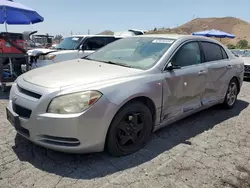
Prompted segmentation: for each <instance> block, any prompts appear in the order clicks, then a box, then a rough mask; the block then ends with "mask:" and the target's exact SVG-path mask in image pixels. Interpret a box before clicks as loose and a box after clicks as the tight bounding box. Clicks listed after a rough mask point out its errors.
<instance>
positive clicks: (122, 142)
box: [106, 102, 153, 157]
mask: <svg viewBox="0 0 250 188" xmlns="http://www.w3.org/2000/svg"><path fill="white" fill-rule="evenodd" d="M152 127H153V118H152V114H151V112H150V110H149V109H148V108H147V106H145V105H144V104H142V103H140V102H133V103H129V104H127V105H125V106H124V107H122V108H121V109H120V110H119V111H118V113H117V114H116V115H115V117H114V119H113V121H112V123H111V125H110V128H109V131H108V135H107V140H106V148H107V151H108V153H109V154H110V155H112V156H114V157H120V156H125V155H129V154H132V153H134V152H136V151H138V150H140V149H141V148H143V147H144V146H145V144H146V142H147V141H148V140H149V138H150V135H151V132H152Z"/></svg>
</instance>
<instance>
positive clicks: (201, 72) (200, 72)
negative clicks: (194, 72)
mask: <svg viewBox="0 0 250 188" xmlns="http://www.w3.org/2000/svg"><path fill="white" fill-rule="evenodd" d="M206 73H207V72H206V71H204V70H200V71H199V72H198V75H202V74H206Z"/></svg>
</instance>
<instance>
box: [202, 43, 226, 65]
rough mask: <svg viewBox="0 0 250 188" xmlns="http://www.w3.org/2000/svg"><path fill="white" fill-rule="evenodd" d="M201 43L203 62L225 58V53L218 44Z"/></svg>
mask: <svg viewBox="0 0 250 188" xmlns="http://www.w3.org/2000/svg"><path fill="white" fill-rule="evenodd" d="M201 44H202V48H203V51H204V55H205V62H210V61H218V60H222V59H227V54H226V52H225V51H224V49H223V48H222V47H221V46H220V45H218V44H215V43H212V42H201Z"/></svg>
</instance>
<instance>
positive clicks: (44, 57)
mask: <svg viewBox="0 0 250 188" xmlns="http://www.w3.org/2000/svg"><path fill="white" fill-rule="evenodd" d="M55 57H56V55H52V54H48V55H40V56H39V58H38V59H39V60H53V59H54V58H55Z"/></svg>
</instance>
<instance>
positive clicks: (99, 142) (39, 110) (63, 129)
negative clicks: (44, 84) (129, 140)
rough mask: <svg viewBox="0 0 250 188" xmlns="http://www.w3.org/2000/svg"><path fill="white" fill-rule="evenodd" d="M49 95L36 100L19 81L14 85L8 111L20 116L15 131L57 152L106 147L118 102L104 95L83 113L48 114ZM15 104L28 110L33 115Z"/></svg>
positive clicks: (77, 151) (84, 151) (74, 151)
mask: <svg viewBox="0 0 250 188" xmlns="http://www.w3.org/2000/svg"><path fill="white" fill-rule="evenodd" d="M47 96H49V94H48V95H47ZM47 96H46V95H42V97H41V98H40V99H37V100H35V99H34V98H31V97H30V96H27V95H25V94H24V93H22V92H20V90H19V89H18V88H17V85H16V84H14V85H13V86H12V89H11V93H10V100H9V104H8V106H7V110H8V111H9V112H10V114H12V115H14V116H18V119H19V122H20V123H19V125H20V126H19V127H18V128H16V130H17V132H18V133H19V134H20V135H22V136H23V137H25V138H27V139H29V140H30V141H32V142H34V143H36V144H38V145H41V146H44V147H46V148H50V149H53V150H57V151H63V152H70V153H89V152H99V151H102V150H103V149H104V145H105V140H106V134H107V131H108V128H109V125H110V123H111V121H112V119H113V116H114V115H115V113H116V111H117V109H118V107H117V106H116V105H114V104H112V103H110V102H109V101H108V100H107V99H106V98H105V96H103V97H102V98H101V99H99V100H98V101H97V102H96V103H95V104H94V105H93V106H92V107H90V108H89V109H88V110H86V111H85V112H83V113H80V114H49V113H46V108H47V107H46V106H47V104H49V101H50V100H51V99H48V97H47ZM46 97H47V98H46ZM16 106H18V107H21V108H25V109H29V110H30V111H31V112H30V117H27V116H26V115H25V113H24V111H25V110H23V111H20V110H18V109H17V108H16ZM45 107H46V108H45ZM23 116H26V117H23ZM12 123H13V122H12Z"/></svg>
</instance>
